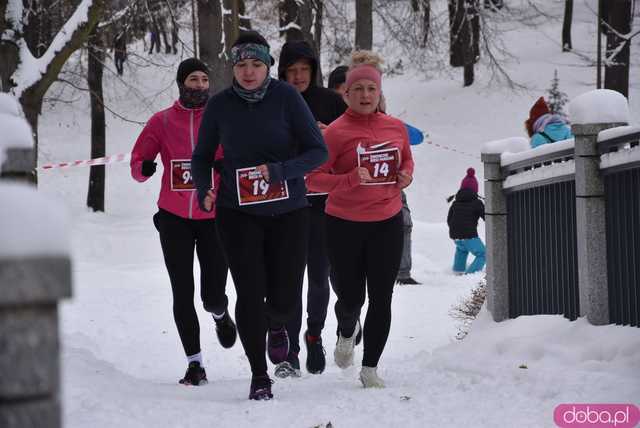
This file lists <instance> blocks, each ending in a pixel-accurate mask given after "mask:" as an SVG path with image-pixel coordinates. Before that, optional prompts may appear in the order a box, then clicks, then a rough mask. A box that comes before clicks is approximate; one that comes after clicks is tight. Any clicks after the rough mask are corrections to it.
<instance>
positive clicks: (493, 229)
mask: <svg viewBox="0 0 640 428" xmlns="http://www.w3.org/2000/svg"><path fill="white" fill-rule="evenodd" d="M482 162H483V163H484V180H485V181H484V192H485V198H486V201H485V221H486V228H485V230H486V243H487V308H488V309H489V312H491V315H492V317H493V319H494V320H495V321H502V320H505V319H507V318H509V270H508V264H507V260H508V259H507V255H508V252H507V250H508V249H507V200H506V197H505V195H504V192H503V190H502V185H503V182H504V177H503V176H502V172H501V166H500V154H499V153H482Z"/></svg>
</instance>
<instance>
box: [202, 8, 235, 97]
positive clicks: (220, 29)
mask: <svg viewBox="0 0 640 428" xmlns="http://www.w3.org/2000/svg"><path fill="white" fill-rule="evenodd" d="M225 33H226V32H225V25H224V24H223V19H222V8H221V5H220V1H219V0H198V38H199V42H200V43H199V50H200V59H201V60H202V61H203V62H204V63H205V64H207V65H208V66H209V81H210V82H211V85H210V88H209V90H210V92H211V93H212V94H213V93H216V92H220V91H221V90H223V89H225V88H227V87H228V86H229V85H231V81H232V71H231V61H230V60H229V57H228V54H229V50H230V46H229V45H227V40H228V37H227V35H226V34H225ZM223 40H224V42H223Z"/></svg>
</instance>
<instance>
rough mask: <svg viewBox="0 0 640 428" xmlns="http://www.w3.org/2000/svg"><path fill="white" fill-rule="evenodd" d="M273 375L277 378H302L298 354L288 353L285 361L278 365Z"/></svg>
mask: <svg viewBox="0 0 640 428" xmlns="http://www.w3.org/2000/svg"><path fill="white" fill-rule="evenodd" d="M274 373H275V375H276V376H277V377H279V378H285V377H300V376H302V373H301V372H300V360H299V359H298V354H294V353H289V356H288V357H287V360H286V361H283V362H281V363H279V364H278V365H277V366H276V369H275V371H274Z"/></svg>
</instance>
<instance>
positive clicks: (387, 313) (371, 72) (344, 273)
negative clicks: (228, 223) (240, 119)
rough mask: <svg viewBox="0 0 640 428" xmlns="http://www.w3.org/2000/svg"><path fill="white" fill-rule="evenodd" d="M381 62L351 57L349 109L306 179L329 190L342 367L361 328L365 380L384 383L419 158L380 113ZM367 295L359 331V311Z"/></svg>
mask: <svg viewBox="0 0 640 428" xmlns="http://www.w3.org/2000/svg"><path fill="white" fill-rule="evenodd" d="M380 62H381V59H380V58H379V57H378V56H377V55H376V54H373V53H372V52H367V51H359V52H355V53H354V54H353V56H352V65H351V66H350V68H349V71H348V73H347V80H346V82H345V88H346V92H345V94H344V99H345V101H346V102H347V105H348V106H349V108H348V109H347V111H346V112H345V113H344V114H343V115H342V116H340V117H339V118H338V119H336V120H335V121H334V122H332V123H331V125H329V127H328V128H327V129H326V130H325V132H324V139H325V142H326V144H327V148H328V149H329V160H328V161H327V162H326V163H325V164H324V165H322V166H321V167H319V168H317V169H316V170H315V171H314V172H313V173H311V174H310V175H309V176H308V178H307V186H308V187H309V189H310V190H312V191H315V192H328V193H329V197H328V199H327V204H326V208H325V211H326V214H327V216H326V230H327V248H328V252H329V261H330V262H331V267H332V269H333V274H334V276H335V279H336V281H335V283H336V286H335V291H336V294H337V296H338V301H337V302H336V307H335V311H336V318H337V319H338V342H337V343H336V348H335V352H334V359H335V362H336V364H337V365H338V367H340V368H347V367H349V366H351V365H352V364H353V353H354V347H355V345H356V344H357V343H358V341H359V336H360V334H361V333H362V337H363V339H364V351H363V358H362V370H361V371H360V381H361V382H362V384H363V386H364V387H365V388H369V387H379V388H381V387H384V382H383V381H382V379H380V377H378V374H377V366H378V361H379V359H380V356H381V355H382V351H383V350H384V347H385V345H386V343H387V337H388V335H389V329H390V327H391V297H392V294H393V286H394V283H395V280H396V276H397V274H398V268H399V266H400V257H401V255H402V246H403V239H404V237H403V235H404V233H403V221H402V213H401V209H402V201H401V196H400V191H401V189H403V188H405V187H407V186H408V185H409V184H410V183H411V181H412V175H413V158H412V156H411V150H410V148H409V136H408V133H407V129H406V127H405V125H404V123H403V122H402V121H400V120H398V119H396V118H393V117H391V116H388V115H386V114H384V113H381V112H379V111H377V110H378V104H379V102H380V94H381V91H382V74H381V72H380V67H379V64H380ZM366 294H368V295H369V308H368V310H367V316H366V318H365V321H364V326H363V328H362V331H361V327H360V321H359V317H360V310H361V308H362V305H363V304H364V301H365V296H366Z"/></svg>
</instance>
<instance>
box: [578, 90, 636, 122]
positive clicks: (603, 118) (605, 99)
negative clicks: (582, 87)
mask: <svg viewBox="0 0 640 428" xmlns="http://www.w3.org/2000/svg"><path fill="white" fill-rule="evenodd" d="M569 117H570V119H571V123H573V124H585V123H607V122H623V123H629V103H628V102H627V99H626V98H625V97H624V95H622V94H621V93H620V92H617V91H612V90H610V89H596V90H594V91H589V92H586V93H584V94H582V95H579V96H577V97H576V98H574V99H573V100H571V102H570V103H569Z"/></svg>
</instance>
